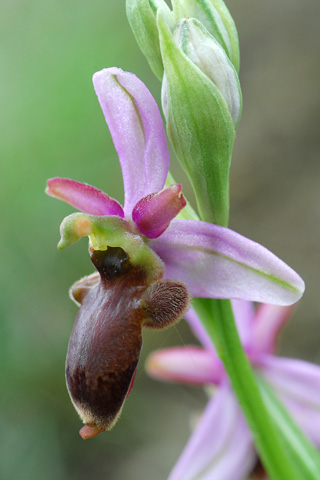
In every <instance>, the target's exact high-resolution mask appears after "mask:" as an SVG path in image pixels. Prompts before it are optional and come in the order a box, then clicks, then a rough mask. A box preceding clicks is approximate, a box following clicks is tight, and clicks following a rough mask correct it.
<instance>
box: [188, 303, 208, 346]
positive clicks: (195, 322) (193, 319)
mask: <svg viewBox="0 0 320 480" xmlns="http://www.w3.org/2000/svg"><path fill="white" fill-rule="evenodd" d="M184 318H185V319H186V320H187V322H188V323H189V325H190V328H191V329H192V331H193V333H194V334H195V336H196V337H198V339H199V340H200V342H201V343H202V345H203V346H204V347H205V348H206V349H207V350H212V351H214V352H215V348H214V346H213V344H212V340H211V339H210V337H209V335H208V334H207V332H206V330H205V328H204V326H203V325H202V323H201V322H200V320H199V317H198V315H197V314H196V312H195V311H194V310H193V308H189V310H188V311H187V312H186V313H185V314H184Z"/></svg>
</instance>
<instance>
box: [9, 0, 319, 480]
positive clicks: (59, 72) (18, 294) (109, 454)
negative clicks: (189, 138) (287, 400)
mask: <svg viewBox="0 0 320 480" xmlns="http://www.w3.org/2000/svg"><path fill="white" fill-rule="evenodd" d="M227 5H228V6H229V8H230V10H231V12H232V14H233V16H234V19H235V21H236V23H237V26H238V31H239V36H240V44H241V52H242V66H241V81H242V87H243V95H244V110H243V117H242V121H241V122H240V127H239V130H238V136H237V141H236V147H235V152H234V159H233V165H232V173H231V206H232V209H231V222H230V226H231V227H232V228H234V229H235V230H237V231H239V232H240V233H242V234H244V235H246V236H248V237H250V238H252V239H254V240H256V241H258V242H260V243H262V244H264V245H265V246H267V247H268V248H270V249H271V250H272V251H273V252H275V253H276V254H277V255H279V256H280V257H281V258H283V259H284V260H285V261H286V262H287V263H289V264H290V265H291V266H292V267H293V268H295V269H296V270H297V271H298V272H299V273H300V274H301V275H302V277H303V278H304V279H305V281H306V285H307V291H306V294H305V296H304V298H303V300H302V301H301V305H300V307H299V309H298V310H297V312H296V314H295V317H294V318H293V320H292V322H291V324H290V325H289V326H288V327H287V329H286V331H285V332H284V334H283V336H282V343H281V353H282V354H286V355H290V356H296V357H300V358H305V359H308V360H311V361H314V362H319V361H320V349H319V336H320V312H319V306H318V305H319V304H318V300H319V284H320V268H319V266H320V248H319V239H320V227H319V225H320V209H319V200H320V192H319V185H320V165H319V161H320V158H319V143H320V135H319V120H320V97H319V85H320V67H319V55H320V36H319V21H320V3H319V2H317V1H312V0H304V1H297V0H290V1H289V0H282V1H281V0H271V1H269V2H256V1H254V0H252V1H249V0H244V1H242V2H238V1H236V0H230V1H228V2H227ZM107 66H119V67H122V68H123V69H125V70H129V71H134V72H135V73H136V74H137V75H138V76H139V77H140V78H141V79H142V80H143V81H144V82H145V83H146V84H147V86H148V87H149V88H150V90H151V91H152V93H153V94H154V96H155V97H156V99H157V100H158V101H159V98H160V85H159V83H158V82H157V80H156V79H155V78H154V77H153V76H152V74H151V72H150V71H149V68H148V66H147V65H146V62H145V60H144V58H143V57H142V55H141V54H140V52H139V50H138V47H137V46H136V43H135V41H134V39H133V36H132V34H131V31H130V29H129V26H128V24H127V21H126V16H125V2H124V0H121V1H115V0H112V1H111V0H109V1H108V0H105V1H101V0H91V1H90V2H86V1H83V0H77V1H75V0H63V1H62V0H56V1H54V2H51V1H48V0H41V1H40V0H29V1H28V2H26V1H23V0H11V1H9V0H6V1H4V0H1V2H0V98H1V101H0V104H1V114H0V137H1V141H0V159H1V163H0V165H1V175H0V182H1V189H0V198H1V204H2V222H1V224H2V228H1V237H0V242H1V252H2V254H1V274H2V275H1V304H0V309H1V322H0V360H1V367H0V372H1V373H0V377H1V385H0V389H1V392H0V426H1V435H0V438H1V440H0V444H1V445H0V478H1V479H2V480H20V479H21V480H29V479H30V480H31V479H33V480H41V479H46V480H51V479H55V480H56V479H59V480H60V479H61V480H64V479H70V480H73V479H79V480H82V479H87V478H88V475H90V478H95V479H102V478H107V479H110V480H123V479H128V480H143V479H150V478H152V479H153V480H163V479H165V478H166V477H167V475H168V472H169V471H170V468H171V467H172V465H173V464H174V461H175V459H176V458H177V456H178V454H179V452H180V451H181V450H182V448H183V445H184V443H185V441H186V439H187V438H188V435H189V431H190V429H189V423H190V417H191V416H192V415H193V414H194V413H195V412H197V411H198V412H199V411H201V409H202V408H203V405H204V403H205V395H204V393H203V392H202V391H201V390H200V389H196V388H187V387H183V386H176V385H165V384H160V383H157V382H155V381H153V380H151V379H149V378H148V377H147V376H146V375H145V373H144V371H143V359H144V358H145V356H146V355H147V353H148V352H149V351H150V350H152V349H155V348H160V347H164V346H169V345H173V344H178V345H181V344H184V343H188V342H190V341H191V340H192V337H191V336H190V333H189V331H188V328H187V327H186V325H184V323H183V322H181V323H180V324H179V325H178V326H177V327H176V328H173V329H170V330H167V331H165V332H164V333H154V332H147V333H146V334H145V336H144V339H145V341H144V350H143V358H142V362H141V364H140V368H139V371H138V375H137V378H136V382H135V388H134V389H133V391H132V394H131V396H130V399H129V400H128V401H127V403H126V406H125V408H124V411H123V414H122V417H121V420H120V421H119V422H118V424H117V425H116V427H115V428H114V429H113V430H112V431H111V432H108V433H106V434H103V435H100V436H98V437H97V438H95V439H93V440H88V441H86V442H84V441H83V440H81V438H80V436H79V435H78V430H79V428H80V427H81V424H80V421H79V419H78V418H77V415H76V413H75V411H74V409H73V407H72V405H71V402H70V401H69V397H68V394H67V391H66V388H65V383H64V360H65V353H66V349H67V343H68V337H69V333H70V331H71V328H72V324H73V320H74V317H75V315H76V310H77V309H76V306H75V305H73V304H72V302H71V301H70V300H69V298H68V289H69V286H70V285H71V284H72V283H73V282H74V281H75V280H77V279H78V278H80V277H81V276H84V275H86V274H87V273H89V272H91V271H92V268H91V265H90V261H89V258H88V255H87V245H86V242H85V241H83V242H80V243H79V244H77V245H75V246H73V247H72V248H70V249H67V250H66V251H62V252H58V251H57V250H56V244H57V242H58V239H59V224H60V222H61V220H62V218H63V217H64V216H66V215H68V214H69V213H71V211H72V209H71V207H69V206H68V205H64V204H63V203H62V202H59V201H56V200H54V199H52V198H49V197H46V196H45V195H44V193H43V192H44V188H45V182H46V179H47V178H49V177H52V176H65V177H70V178H74V179H77V180H79V181H85V182H88V183H91V184H93V185H95V186H97V187H99V188H101V189H103V190H105V191H106V192H108V193H109V195H111V196H113V197H115V198H117V199H119V200H120V201H122V195H123V187H122V181H121V174H120V168H119V165H118V162H117V156H116V153H115V151H114V148H113V145H112V141H111V137H110V134H109V132H108V129H107V127H106V125H105V122H104V118H103V116H102V113H101V111H100V107H99V105H98V102H97V99H96V97H95V93H94V90H93V87H92V83H91V76H92V74H93V73H94V72H95V71H97V70H100V69H101V68H103V67H107ZM172 167H173V168H172V170H173V172H174V173H175V176H176V178H177V180H180V181H181V180H182V181H183V182H184V184H185V188H184V191H185V192H186V193H187V196H189V197H190V189H189V187H188V185H187V182H185V179H184V176H183V175H182V174H181V171H180V169H179V168H178V167H177V166H175V165H174V164H173V165H172Z"/></svg>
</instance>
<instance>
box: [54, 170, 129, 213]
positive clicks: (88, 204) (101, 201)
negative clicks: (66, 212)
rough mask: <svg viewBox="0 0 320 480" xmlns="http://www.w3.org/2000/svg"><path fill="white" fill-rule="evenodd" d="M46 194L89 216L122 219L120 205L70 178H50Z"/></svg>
mask: <svg viewBox="0 0 320 480" xmlns="http://www.w3.org/2000/svg"><path fill="white" fill-rule="evenodd" d="M46 193H47V194H48V195H50V196H51V197H55V198H59V199H60V200H63V201H64V202H67V203H69V204H70V205H72V206H73V207H75V208H76V209H77V210H81V211H82V212H84V213H89V214H90V215H116V216H118V217H121V218H123V217H124V213H123V209H122V207H121V205H120V203H118V202H117V201H116V200H114V199H113V198H111V197H109V196H108V195H107V194H106V193H104V192H102V191H101V190H98V189H97V188H95V187H92V186H91V185H88V184H87V183H81V182H76V181H75V180H71V179H70V178H61V177H55V178H50V179H49V180H48V188H47V189H46Z"/></svg>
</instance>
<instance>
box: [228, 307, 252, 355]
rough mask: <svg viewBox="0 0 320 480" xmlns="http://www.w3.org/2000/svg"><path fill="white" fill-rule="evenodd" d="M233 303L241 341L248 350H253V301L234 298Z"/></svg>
mask: <svg viewBox="0 0 320 480" xmlns="http://www.w3.org/2000/svg"><path fill="white" fill-rule="evenodd" d="M231 304H232V310H233V314H234V318H235V321H236V324H237V328H238V332H239V335H240V339H241V343H242V345H243V346H244V348H245V349H246V350H251V343H252V341H251V338H252V322H253V318H254V306H253V303H252V302H248V301H246V300H232V302H231Z"/></svg>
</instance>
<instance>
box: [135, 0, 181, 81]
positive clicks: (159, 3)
mask: <svg viewBox="0 0 320 480" xmlns="http://www.w3.org/2000/svg"><path fill="white" fill-rule="evenodd" d="M126 10H127V17H128V20H129V23H130V26H131V29H132V31H133V34H134V36H135V38H136V41H137V43H138V45H139V47H140V50H141V51H142V53H143V54H144V56H145V57H146V59H147V60H148V62H149V65H150V68H151V70H152V71H153V73H154V74H155V75H156V77H158V79H159V80H160V81H161V80H162V75H163V63H162V58H161V53H160V44H159V33H158V28H157V19H156V17H157V11H158V10H161V12H162V14H163V15H164V17H165V19H166V22H167V23H168V25H169V26H170V28H171V29H173V27H174V20H173V16H172V12H171V10H170V9H169V7H168V5H167V4H166V2H165V1H164V0H126Z"/></svg>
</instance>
